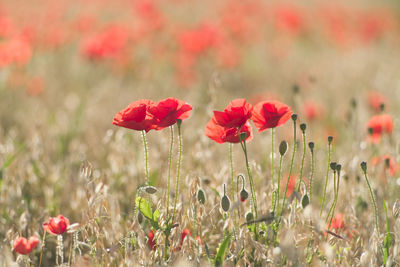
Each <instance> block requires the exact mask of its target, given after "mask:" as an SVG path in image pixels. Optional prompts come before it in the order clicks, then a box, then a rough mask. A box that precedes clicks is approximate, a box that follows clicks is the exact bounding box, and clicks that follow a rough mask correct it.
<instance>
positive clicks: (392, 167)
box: [383, 155, 400, 176]
mask: <svg viewBox="0 0 400 267" xmlns="http://www.w3.org/2000/svg"><path fill="white" fill-rule="evenodd" d="M386 161H388V163H389V166H386V167H387V170H388V172H389V174H390V175H391V176H395V175H396V173H397V172H398V171H399V170H400V166H399V164H397V163H396V161H395V160H394V158H393V157H392V156H390V155H385V156H383V162H384V163H385V164H386Z"/></svg>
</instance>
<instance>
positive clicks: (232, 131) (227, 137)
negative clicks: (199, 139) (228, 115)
mask: <svg viewBox="0 0 400 267" xmlns="http://www.w3.org/2000/svg"><path fill="white" fill-rule="evenodd" d="M239 132H240V133H246V141H247V142H249V141H251V140H252V139H253V133H252V130H251V125H250V123H249V122H246V123H245V124H244V125H243V126H242V127H241V128H240V130H239V129H238V128H235V127H232V128H226V127H223V126H221V125H219V124H218V122H217V121H216V119H215V117H212V118H211V120H210V121H209V122H208V123H207V125H206V130H205V135H206V136H208V137H209V138H211V139H212V140H214V141H215V142H217V143H219V144H223V143H226V142H228V143H239V142H240V139H239Z"/></svg>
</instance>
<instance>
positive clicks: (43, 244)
mask: <svg viewBox="0 0 400 267" xmlns="http://www.w3.org/2000/svg"><path fill="white" fill-rule="evenodd" d="M45 241H46V231H43V237H42V248H41V249H40V257H39V267H41V266H42V259H43V252H44V247H45V245H46V243H45Z"/></svg>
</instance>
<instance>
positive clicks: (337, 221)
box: [328, 213, 345, 230]
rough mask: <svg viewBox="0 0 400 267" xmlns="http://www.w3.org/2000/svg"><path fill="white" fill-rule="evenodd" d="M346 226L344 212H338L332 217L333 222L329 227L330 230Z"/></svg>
mask: <svg viewBox="0 0 400 267" xmlns="http://www.w3.org/2000/svg"><path fill="white" fill-rule="evenodd" d="M328 226H329V224H328ZM344 228H345V224H344V220H343V214H341V213H338V214H336V215H335V216H334V217H333V218H332V223H331V227H330V228H329V230H331V229H335V230H339V229H344Z"/></svg>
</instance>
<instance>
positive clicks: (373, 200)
mask: <svg viewBox="0 0 400 267" xmlns="http://www.w3.org/2000/svg"><path fill="white" fill-rule="evenodd" d="M363 172H364V177H365V180H366V181H367V185H368V189H369V193H370V195H371V200H372V203H373V204H374V212H375V227H376V230H377V231H378V233H379V225H378V209H377V208H376V201H375V197H374V194H373V193H372V188H371V185H370V183H369V180H368V177H367V171H366V170H365V171H364V170H363Z"/></svg>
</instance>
